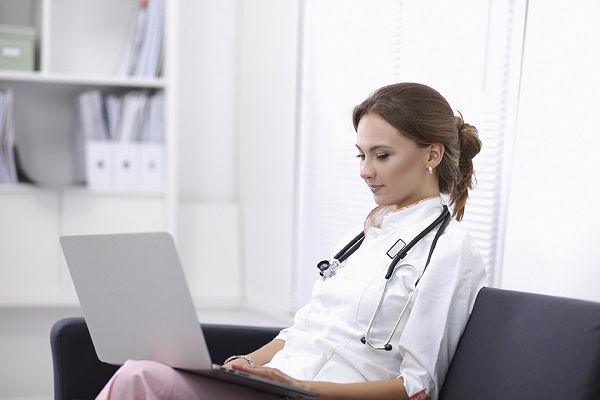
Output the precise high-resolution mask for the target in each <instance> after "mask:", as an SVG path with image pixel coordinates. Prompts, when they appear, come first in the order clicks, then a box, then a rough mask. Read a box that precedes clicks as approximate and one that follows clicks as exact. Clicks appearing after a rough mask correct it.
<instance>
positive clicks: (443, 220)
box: [317, 205, 452, 351]
mask: <svg viewBox="0 0 600 400" xmlns="http://www.w3.org/2000/svg"><path fill="white" fill-rule="evenodd" d="M451 219H452V215H451V214H450V211H449V210H448V206H446V205H444V209H443V211H442V213H441V214H440V216H439V217H437V218H436V220H435V221H433V222H432V223H431V224H429V226H427V227H426V228H425V229H423V231H422V232H421V233H419V234H418V235H417V236H415V238H414V239H413V240H411V241H410V242H409V243H408V244H407V245H404V242H403V241H402V240H401V239H400V240H398V241H397V242H396V243H395V244H394V245H393V246H392V247H391V248H390V249H389V250H388V251H387V255H388V256H389V257H390V258H392V262H391V263H390V266H389V267H388V270H387V273H386V274H385V286H384V287H383V292H382V293H381V298H380V299H379V304H378V305H377V308H376V309H375V312H374V313H373V316H372V317H371V320H370V321H369V325H367V330H366V332H365V334H364V335H363V337H362V338H361V339H360V341H361V342H362V343H363V344H368V345H369V346H371V347H372V348H374V349H376V350H387V351H390V350H392V345H391V344H390V342H391V341H392V337H393V336H394V333H395V332H396V329H397V328H398V325H400V320H401V319H402V316H403V315H404V312H405V311H406V308H407V307H408V305H409V304H410V301H411V299H412V297H413V294H414V293H415V290H414V289H413V290H412V291H411V292H410V294H409V296H408V300H407V301H406V303H405V304H404V307H402V311H401V312H400V316H399V317H398V320H396V323H395V324H394V327H393V329H392V331H391V332H390V334H389V336H388V338H387V340H386V341H385V343H384V344H383V345H380V346H378V345H375V344H373V343H371V341H370V340H369V338H368V336H369V334H370V332H371V328H372V326H373V322H374V321H375V319H376V318H377V315H378V314H379V310H380V309H381V305H382V304H383V299H384V298H385V294H386V292H387V289H388V285H389V283H390V278H391V277H392V275H393V274H394V270H395V269H396V265H398V263H399V262H400V260H402V259H403V258H404V257H405V256H406V254H407V253H408V252H409V251H410V249H412V248H413V247H414V246H415V245H416V244H417V243H418V242H419V241H420V240H421V239H423V238H424V237H425V235H427V234H428V233H429V232H431V231H432V230H434V229H435V227H436V226H438V225H440V227H439V229H438V230H437V232H436V233H435V237H434V238H433V242H432V243H431V247H430V248H429V255H428V256H427V261H426V262H425V267H424V268H423V272H422V273H421V275H420V276H419V277H418V278H417V281H416V282H415V288H416V287H417V285H418V284H419V281H420V280H421V278H422V277H423V274H425V270H426V269H427V266H428V265H429V261H430V260H431V255H432V254H433V250H434V249H435V245H436V244H437V241H438V239H439V238H440V236H441V235H442V233H444V230H445V229H446V227H447V226H448V224H449V223H450V220H451ZM364 239H365V233H364V232H361V233H359V234H358V235H356V237H354V239H352V240H351V241H350V242H349V243H348V244H347V245H346V246H344V248H342V249H341V250H340V251H339V252H338V253H337V254H336V255H335V256H334V257H333V259H331V260H323V261H321V262H319V263H318V264H317V268H319V274H320V275H321V277H322V279H323V280H325V279H328V278H331V277H332V276H334V275H335V273H336V271H337V269H338V268H339V267H340V264H341V263H343V262H344V261H346V259H348V257H350V256H351V255H352V254H353V253H354V252H355V251H356V250H358V248H359V247H360V245H361V244H362V242H363V240H364ZM400 245H404V247H402V248H401V249H400V250H397V248H398V247H399V246H400ZM394 253H396V254H395V255H393V254H394Z"/></svg>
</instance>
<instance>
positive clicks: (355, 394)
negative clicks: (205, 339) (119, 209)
mask: <svg viewBox="0 0 600 400" xmlns="http://www.w3.org/2000/svg"><path fill="white" fill-rule="evenodd" d="M353 122H354V127H355V129H356V134H357V141H356V148H357V150H358V158H359V160H360V176H361V177H362V178H363V179H364V180H365V182H366V183H367V185H368V187H369V189H370V190H371V192H372V193H373V197H374V199H375V202H376V203H377V204H378V207H377V208H375V209H374V210H373V211H372V212H371V213H370V214H369V215H368V216H367V219H366V221H365V223H364V228H363V230H364V239H362V243H361V244H360V247H358V249H357V250H355V252H354V253H353V254H352V255H351V256H348V257H347V258H346V257H345V256H341V260H340V261H341V264H340V265H339V266H336V265H332V266H331V267H330V268H329V269H326V268H324V269H323V274H322V275H323V277H322V278H321V279H319V280H318V281H317V282H316V283H315V286H314V289H313V293H312V297H311V301H310V303H309V304H307V305H306V306H304V307H303V308H301V309H300V310H299V311H298V312H297V314H296V316H295V319H294V324H293V325H292V326H291V327H290V328H287V329H284V330H283V331H281V333H280V334H279V335H278V336H277V338H275V339H274V340H273V341H272V342H270V343H268V344H267V345H265V346H264V347H262V348H261V349H258V350H256V351H255V352H253V353H251V354H248V355H243V356H233V357H232V358H231V359H230V360H228V361H227V362H226V366H227V367H230V368H233V369H237V370H240V371H244V372H247V373H251V374H255V375H259V376H262V377H266V378H269V379H272V380H276V381H280V382H283V383H287V384H291V385H294V386H298V387H301V388H304V389H307V390H310V391H313V392H316V393H318V394H319V397H320V398H322V399H388V398H389V399H432V400H433V399H437V397H438V394H439V390H440V387H441V386H442V384H443V381H444V377H445V375H446V372H447V370H448V367H449V364H450V361H451V359H452V356H453V355H454V352H455V350H456V346H457V344H458V340H459V338H460V336H461V334H462V332H463V330H464V327H465V325H466V323H467V320H468V318H469V314H470V312H471V310H472V307H473V303H474V301H475V297H476V295H477V293H478V291H479V289H480V288H481V287H482V286H483V285H484V284H485V279H486V277H485V268H484V263H483V260H482V258H481V256H480V255H479V252H478V251H477V250H476V249H475V247H474V245H473V243H472V241H471V239H470V237H469V236H468V234H467V233H466V232H465V231H464V230H463V229H462V227H461V226H460V224H459V223H458V221H460V220H461V219H462V216H463V214H464V209H465V204H466V200H467V197H468V190H469V189H470V188H472V185H473V181H474V174H473V163H472V159H473V157H475V155H477V153H479V150H480V148H481V142H480V141H479V139H478V136H477V130H476V129H475V128H474V127H473V126H471V125H468V124H466V123H464V122H463V120H462V117H455V116H454V113H453V111H452V109H451V107H450V106H449V104H448V103H447V102H446V100H445V99H444V98H443V97H442V96H441V95H440V94H439V93H438V92H437V91H435V90H433V89H431V88H429V87H427V86H425V85H421V84H415V83H399V84H394V85H390V86H386V87H383V88H381V89H379V90H377V91H375V92H374V93H373V94H372V95H371V96H370V97H369V98H367V99H366V100H365V101H364V102H363V103H362V104H360V105H358V106H357V107H356V108H355V109H354V113H353ZM441 194H446V195H448V197H449V201H450V205H451V206H452V208H453V211H452V216H453V217H455V218H456V220H452V221H450V218H446V220H447V222H449V223H448V224H447V226H446V224H445V223H442V222H440V221H441V219H442V217H444V211H445V209H444V201H443V199H442V198H441V196H440V195H441ZM436 220H437V221H436ZM434 221H436V222H434ZM430 225H431V228H432V230H431V231H430V232H427V231H426V228H427V227H428V226H430ZM437 232H439V233H440V234H439V235H436V233H437ZM420 233H425V235H424V236H423V238H422V239H420V240H418V241H417V242H416V244H415V245H414V247H412V248H410V250H408V253H407V254H406V255H405V256H404V257H403V258H402V259H399V258H398V260H396V261H394V262H395V263H396V262H397V264H396V265H395V267H394V268H393V273H391V274H390V275H391V276H390V277H389V284H388V285H389V286H386V281H387V280H386V274H387V273H388V269H389V268H390V264H391V263H392V258H394V256H395V255H397V254H398V253H399V252H401V250H402V249H403V248H404V249H407V248H408V247H409V243H410V242H411V241H412V240H413V239H414V238H415V237H417V236H419V234H420ZM355 234H356V232H352V233H351V234H349V236H348V238H346V239H345V240H344V241H343V242H344V243H345V242H347V241H348V240H349V239H350V238H351V237H353V236H354V235H355ZM340 247H341V246H340ZM434 250H435V251H434ZM333 264H335V263H333ZM417 283H418V284H417ZM382 293H384V294H385V296H384V300H383V303H382V306H381V308H380V309H379V310H378V311H377V312H375V310H376V309H377V307H378V304H379V302H380V299H381V296H382ZM403 309H404V311H403ZM396 324H397V326H396ZM99 398H148V399H153V398H155V399H159V398H160V399H191V398H197V399H211V398H218V399H229V398H231V399H236V398H245V399H268V398H272V397H269V396H268V395H266V394H263V393H258V392H255V391H252V390H250V389H246V388H242V387H239V386H235V385H230V384H227V383H223V382H219V381H216V380H211V379H208V378H203V377H199V376H195V375H191V374H187V373H183V372H180V371H175V370H173V369H171V368H169V367H166V366H163V365H160V364H156V363H152V362H148V361H141V362H128V363H126V364H125V366H124V367H123V368H121V369H120V370H119V372H118V373H117V374H116V375H115V377H113V379H112V380H111V381H110V382H109V384H108V385H107V386H106V387H105V389H104V390H103V392H102V393H101V394H100V396H99Z"/></svg>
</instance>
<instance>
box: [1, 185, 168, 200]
mask: <svg viewBox="0 0 600 400" xmlns="http://www.w3.org/2000/svg"><path fill="white" fill-rule="evenodd" d="M40 191H46V192H49V193H57V194H77V195H81V196H93V197H97V196H100V197H150V198H152V197H156V198H163V197H165V196H166V192H165V190H163V189H143V188H141V189H137V188H135V189H119V188H114V189H90V188H88V187H86V186H69V187H61V188H53V187H46V186H36V185H32V184H28V183H16V184H14V183H8V184H4V183H3V184H0V194H11V193H14V194H27V193H38V192H40Z"/></svg>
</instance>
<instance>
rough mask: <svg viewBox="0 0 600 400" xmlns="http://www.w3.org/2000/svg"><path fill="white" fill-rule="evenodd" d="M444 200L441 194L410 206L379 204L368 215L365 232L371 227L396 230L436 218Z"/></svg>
mask: <svg viewBox="0 0 600 400" xmlns="http://www.w3.org/2000/svg"><path fill="white" fill-rule="evenodd" d="M442 208H443V201H442V198H441V197H439V196H436V197H430V198H427V199H424V200H421V201H418V202H416V203H414V204H411V205H409V206H406V207H403V208H400V209H397V208H396V207H394V206H379V207H376V208H374V209H373V211H371V212H370V213H369V215H368V216H367V218H366V220H365V224H364V230H365V233H366V232H367V231H368V230H369V228H373V227H374V228H379V229H381V230H382V231H384V232H385V231H387V230H395V229H398V228H402V227H405V226H408V225H412V224H416V223H420V222H423V221H426V220H428V219H432V220H433V219H435V218H437V217H438V216H439V214H440V213H441V212H442Z"/></svg>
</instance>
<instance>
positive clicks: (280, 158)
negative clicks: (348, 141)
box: [238, 0, 299, 315]
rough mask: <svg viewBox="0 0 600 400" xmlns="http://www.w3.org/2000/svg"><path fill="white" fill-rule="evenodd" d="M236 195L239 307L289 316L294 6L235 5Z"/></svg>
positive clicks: (274, 1)
mask: <svg viewBox="0 0 600 400" xmlns="http://www.w3.org/2000/svg"><path fill="white" fill-rule="evenodd" d="M241 4H242V15H241V32H240V37H241V42H240V45H241V47H240V57H241V58H240V88H239V92H238V102H239V103H238V107H239V125H238V126H239V130H238V139H239V149H240V150H239V151H240V154H239V156H240V158H239V164H238V165H239V190H240V204H241V213H242V238H243V239H242V240H243V241H242V254H243V261H242V262H243V264H242V265H243V271H244V272H243V273H244V275H243V277H244V283H245V295H246V299H247V300H248V301H249V302H250V303H252V304H255V305H257V306H258V307H264V309H265V310H268V311H270V312H274V313H276V314H284V315H286V314H289V310H290V309H291V298H292V290H293V285H292V260H293V257H294V247H293V228H294V220H293V218H294V202H295V193H294V187H295V183H294V177H295V143H296V142H295V135H296V104H297V102H296V95H297V92H296V89H297V86H296V85H297V57H298V16H299V1H296V0H294V1H280V0H260V1H252V2H250V1H242V2H241Z"/></svg>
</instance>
